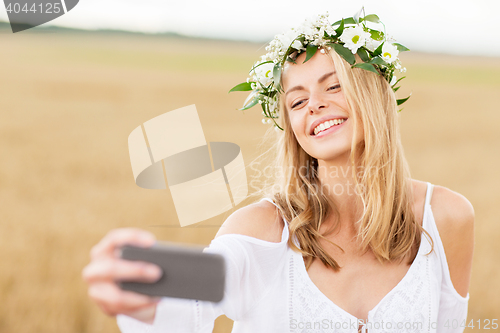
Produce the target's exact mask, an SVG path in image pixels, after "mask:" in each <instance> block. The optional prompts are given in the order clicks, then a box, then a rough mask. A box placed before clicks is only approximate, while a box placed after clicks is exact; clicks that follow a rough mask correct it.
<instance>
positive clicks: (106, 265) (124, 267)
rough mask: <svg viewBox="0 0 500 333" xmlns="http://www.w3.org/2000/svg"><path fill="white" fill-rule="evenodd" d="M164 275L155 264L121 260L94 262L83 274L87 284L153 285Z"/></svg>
mask: <svg viewBox="0 0 500 333" xmlns="http://www.w3.org/2000/svg"><path fill="white" fill-rule="evenodd" d="M162 274H163V271H162V269H161V268H160V267H158V266H157V265H155V264H152V263H148V262H144V261H129V260H121V259H100V260H94V261H93V262H92V263H90V264H89V265H87V266H86V267H85V268H84V270H83V272H82V276H83V279H84V280H85V281H86V282H87V283H93V282H98V281H108V282H111V281H120V280H121V281H137V282H150V283H151V282H155V281H158V280H159V279H160V277H161V276H162Z"/></svg>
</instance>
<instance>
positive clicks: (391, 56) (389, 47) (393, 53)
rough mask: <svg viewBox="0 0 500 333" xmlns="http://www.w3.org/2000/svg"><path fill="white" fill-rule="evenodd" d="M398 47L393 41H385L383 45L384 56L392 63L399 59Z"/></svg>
mask: <svg viewBox="0 0 500 333" xmlns="http://www.w3.org/2000/svg"><path fill="white" fill-rule="evenodd" d="M398 54H399V51H398V48H397V47H396V45H394V44H391V43H387V42H386V43H384V45H383V46H382V58H383V59H384V60H385V61H387V62H388V63H392V62H394V61H396V60H397V59H398Z"/></svg>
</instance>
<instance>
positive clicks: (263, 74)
mask: <svg viewBox="0 0 500 333" xmlns="http://www.w3.org/2000/svg"><path fill="white" fill-rule="evenodd" d="M273 67H274V64H273V63H267V64H263V65H260V66H257V67H256V68H255V69H254V77H255V80H257V81H259V82H260V83H261V84H262V85H263V86H265V87H266V86H268V85H269V84H270V83H271V82H273Z"/></svg>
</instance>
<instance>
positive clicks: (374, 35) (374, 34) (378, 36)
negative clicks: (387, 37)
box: [369, 29, 384, 41]
mask: <svg viewBox="0 0 500 333" xmlns="http://www.w3.org/2000/svg"><path fill="white" fill-rule="evenodd" d="M369 30H370V35H371V37H372V39H374V40H376V41H381V40H383V39H384V33H383V32H382V31H378V30H373V29H369Z"/></svg>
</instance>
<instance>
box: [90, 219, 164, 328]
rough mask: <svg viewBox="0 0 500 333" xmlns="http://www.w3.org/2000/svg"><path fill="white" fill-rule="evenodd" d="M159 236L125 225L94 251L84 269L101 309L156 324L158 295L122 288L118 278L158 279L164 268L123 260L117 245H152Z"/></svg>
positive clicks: (95, 299) (113, 232)
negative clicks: (117, 282) (148, 294)
mask: <svg viewBox="0 0 500 333" xmlns="http://www.w3.org/2000/svg"><path fill="white" fill-rule="evenodd" d="M155 241H156V239H155V236H154V235H153V234H152V233H150V232H147V231H144V230H140V229H134V228H123V229H115V230H112V231H110V232H109V233H108V234H107V235H106V236H105V237H104V238H103V239H102V240H101V241H100V242H99V243H98V244H96V245H95V246H94V247H93V248H92V250H91V252H90V255H91V261H90V263H89V264H88V265H87V266H86V267H85V268H84V269H83V272H82V277H83V279H84V280H85V281H86V282H87V283H88V285H89V290H88V294H89V297H90V298H91V299H93V300H94V301H95V302H96V303H97V305H98V306H99V307H100V308H101V310H102V311H103V312H104V313H106V314H107V315H109V316H116V315H117V314H125V315H127V316H130V317H133V318H135V319H137V320H140V321H143V322H145V323H148V324H152V323H153V321H154V318H155V313H156V306H157V304H158V302H159V301H160V298H158V297H150V296H146V295H142V294H138V293H134V292H131V291H125V290H121V289H120V287H118V285H117V284H116V283H115V281H116V280H136V281H143V282H155V281H156V280H158V279H159V278H160V276H161V269H160V268H159V267H158V266H156V265H154V264H151V263H146V262H139V261H127V260H122V259H119V258H118V256H117V251H116V250H117V248H119V247H120V246H122V245H125V244H130V245H135V246H142V247H150V246H152V245H153V244H154V243H155Z"/></svg>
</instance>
